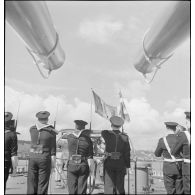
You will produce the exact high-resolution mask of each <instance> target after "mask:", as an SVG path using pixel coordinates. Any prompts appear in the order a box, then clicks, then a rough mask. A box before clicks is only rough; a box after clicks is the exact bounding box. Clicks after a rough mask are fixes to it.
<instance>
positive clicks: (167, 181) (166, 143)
mask: <svg viewBox="0 0 195 195" xmlns="http://www.w3.org/2000/svg"><path fill="white" fill-rule="evenodd" d="M165 125H166V128H167V130H170V132H169V134H168V135H167V136H166V137H162V138H160V139H159V142H158V145H157V148H156V150H155V153H154V154H155V156H157V157H160V156H163V158H164V162H163V177H164V185H165V188H166V191H167V194H183V185H182V171H181V168H182V157H181V155H180V154H177V155H174V156H173V155H171V149H172V148H173V146H174V145H175V143H176V141H177V135H176V126H177V125H178V123H175V122H165Z"/></svg>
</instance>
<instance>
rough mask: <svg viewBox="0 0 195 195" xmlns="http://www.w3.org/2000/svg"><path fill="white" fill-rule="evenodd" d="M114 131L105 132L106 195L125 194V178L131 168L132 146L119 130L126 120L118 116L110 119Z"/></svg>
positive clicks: (103, 134)
mask: <svg viewBox="0 0 195 195" xmlns="http://www.w3.org/2000/svg"><path fill="white" fill-rule="evenodd" d="M110 122H111V128H112V130H103V131H102V133H101V134H102V137H103V139H104V141H105V155H106V158H105V161H104V194H114V193H117V194H125V189H124V178H125V174H126V169H127V168H130V145H129V139H128V136H127V135H126V134H125V133H122V132H121V131H120V130H119V129H120V128H121V127H122V125H123V124H124V120H123V119H122V118H121V117H118V116H112V117H111V118H110Z"/></svg>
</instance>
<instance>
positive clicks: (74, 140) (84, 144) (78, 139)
mask: <svg viewBox="0 0 195 195" xmlns="http://www.w3.org/2000/svg"><path fill="white" fill-rule="evenodd" d="M85 131H87V130H85ZM85 131H83V132H81V133H80V131H78V133H79V134H80V135H79V136H78V135H76V134H73V133H72V134H69V135H68V136H67V138H68V151H69V157H71V156H72V155H75V154H76V149H77V144H78V150H77V154H79V155H81V156H82V157H86V160H87V159H90V158H93V143H92V141H91V139H90V137H89V136H88V134H86V133H85Z"/></svg>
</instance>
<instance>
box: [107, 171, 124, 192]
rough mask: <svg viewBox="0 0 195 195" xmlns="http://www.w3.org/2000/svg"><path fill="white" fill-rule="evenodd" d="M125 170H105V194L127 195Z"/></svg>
mask: <svg viewBox="0 0 195 195" xmlns="http://www.w3.org/2000/svg"><path fill="white" fill-rule="evenodd" d="M125 174H126V169H125V168H118V169H113V168H109V167H105V168H104V194H114V193H116V194H125V188H124V178H125Z"/></svg>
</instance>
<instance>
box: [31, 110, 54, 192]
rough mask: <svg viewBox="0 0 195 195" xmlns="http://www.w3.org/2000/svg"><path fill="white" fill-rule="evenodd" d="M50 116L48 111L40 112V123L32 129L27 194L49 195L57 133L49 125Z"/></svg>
mask: <svg viewBox="0 0 195 195" xmlns="http://www.w3.org/2000/svg"><path fill="white" fill-rule="evenodd" d="M49 115H50V113H49V112H47V111H40V112H38V113H37V114H36V117H37V119H38V121H37V123H36V124H35V125H34V126H32V127H31V128H30V136H31V148H30V159H29V165H28V180H27V194H47V191H48V185H49V180H50V173H51V169H52V168H54V167H55V156H56V134H57V132H56V130H55V129H54V127H53V126H52V125H49V124H48V117H49Z"/></svg>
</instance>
